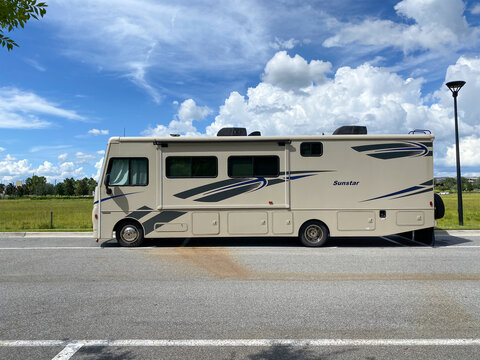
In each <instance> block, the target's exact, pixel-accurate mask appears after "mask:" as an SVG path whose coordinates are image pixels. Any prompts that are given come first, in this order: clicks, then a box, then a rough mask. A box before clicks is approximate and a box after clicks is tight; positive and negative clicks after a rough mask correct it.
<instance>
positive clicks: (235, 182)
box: [174, 170, 336, 202]
mask: <svg viewBox="0 0 480 360" xmlns="http://www.w3.org/2000/svg"><path fill="white" fill-rule="evenodd" d="M334 171H336V170H312V171H291V172H290V173H289V175H286V173H285V172H283V171H282V172H280V174H279V175H280V176H281V178H278V177H277V178H264V177H256V178H235V179H228V180H222V181H217V182H214V183H211V184H207V185H203V186H199V187H196V188H193V189H189V190H186V191H182V192H179V193H177V194H175V195H174V196H176V197H178V198H180V199H188V198H191V197H194V196H197V195H202V196H201V197H199V198H198V199H195V200H194V201H198V202H219V201H222V200H225V199H229V198H232V197H234V196H237V195H241V194H244V193H247V192H252V191H258V190H260V189H263V188H264V187H268V186H272V185H277V184H282V183H285V181H287V180H297V179H301V178H305V177H310V176H315V175H317V174H318V173H323V172H334Z"/></svg>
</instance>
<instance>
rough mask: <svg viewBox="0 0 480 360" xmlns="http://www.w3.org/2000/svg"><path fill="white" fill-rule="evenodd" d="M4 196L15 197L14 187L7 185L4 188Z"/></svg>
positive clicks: (10, 184)
mask: <svg viewBox="0 0 480 360" xmlns="http://www.w3.org/2000/svg"><path fill="white" fill-rule="evenodd" d="M5 194H6V195H8V196H12V195H15V185H13V184H12V183H9V184H8V185H7V186H5Z"/></svg>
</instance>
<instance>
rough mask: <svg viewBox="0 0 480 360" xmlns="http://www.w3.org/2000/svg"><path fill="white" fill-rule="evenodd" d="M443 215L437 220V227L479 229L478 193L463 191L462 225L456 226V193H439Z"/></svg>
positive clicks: (479, 206) (479, 205)
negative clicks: (443, 205) (443, 210)
mask: <svg viewBox="0 0 480 360" xmlns="http://www.w3.org/2000/svg"><path fill="white" fill-rule="evenodd" d="M440 196H441V197H442V199H443V202H444V204H445V216H444V217H443V218H442V219H439V220H437V222H438V226H437V228H438V229H480V193H478V192H477V193H472V192H471V193H463V196H462V199H463V225H464V226H458V210H457V194H456V193H455V194H448V195H440Z"/></svg>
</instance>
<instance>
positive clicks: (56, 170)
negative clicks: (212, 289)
mask: <svg viewBox="0 0 480 360" xmlns="http://www.w3.org/2000/svg"><path fill="white" fill-rule="evenodd" d="M46 2H47V4H48V8H47V14H46V15H45V17H44V18H42V19H40V20H39V21H35V20H33V19H32V20H30V21H29V22H28V23H27V25H26V26H25V29H16V30H14V31H12V32H10V33H8V34H7V35H8V36H10V37H12V38H13V39H14V40H15V41H16V42H17V43H18V44H19V45H20V47H18V48H15V49H14V50H13V51H10V52H8V51H7V50H6V48H0V182H1V183H4V184H7V183H9V182H15V181H17V180H23V181H24V180H25V179H26V178H27V177H30V176H32V175H34V174H35V175H38V176H45V177H46V178H47V181H49V182H51V183H54V182H59V181H62V180H63V179H65V178H66V177H74V178H76V179H79V178H83V177H94V178H96V179H98V174H99V170H100V169H101V166H102V163H103V157H104V153H105V149H106V145H107V142H108V139H109V137H112V136H123V135H124V134H125V135H126V136H169V134H173V133H175V134H181V135H187V136H205V135H210V136H213V135H216V132H217V131H218V130H219V129H220V128H222V127H228V126H236V127H246V128H247V131H248V132H251V131H255V130H259V131H261V132H262V135H305V134H307V135H310V134H312V135H313V134H322V133H325V134H331V133H332V132H333V131H334V130H335V129H336V128H338V127H339V126H342V125H366V126H367V128H368V132H369V134H406V133H408V132H409V131H410V130H413V129H429V130H431V131H432V133H433V134H434V135H435V136H436V139H435V145H434V146H435V148H434V174H435V176H455V174H456V168H455V132H454V120H453V119H454V114H453V98H452V95H451V93H450V91H449V89H448V88H447V87H446V86H445V83H446V82H447V81H453V80H464V81H466V85H465V86H464V87H463V88H462V89H461V91H460V93H459V96H458V109H459V135H460V150H461V164H462V175H464V176H480V96H479V94H480V42H479V40H480V2H478V1H473V0H464V1H462V0H402V1H398V0H395V1H390V0H376V1H373V0H372V1H368V0H361V1H359V0H336V1H331V0H316V1H305V0H300V1H295V0H288V1H287V0H276V1H262V0H257V1H250V0H225V1H221V0H218V1H210V0H205V1H195V0H188V1H183V0H177V1H174V2H173V1H159V0H81V1H80V0H46Z"/></svg>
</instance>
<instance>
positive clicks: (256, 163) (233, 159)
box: [228, 156, 280, 177]
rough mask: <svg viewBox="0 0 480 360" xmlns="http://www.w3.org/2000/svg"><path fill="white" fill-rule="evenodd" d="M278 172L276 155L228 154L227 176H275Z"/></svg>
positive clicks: (278, 166)
mask: <svg viewBox="0 0 480 360" xmlns="http://www.w3.org/2000/svg"><path fill="white" fill-rule="evenodd" d="M279 173H280V160H279V158H278V156H230V157H229V158H228V176H229V177H255V176H269V177H277V176H278V175H279Z"/></svg>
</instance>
